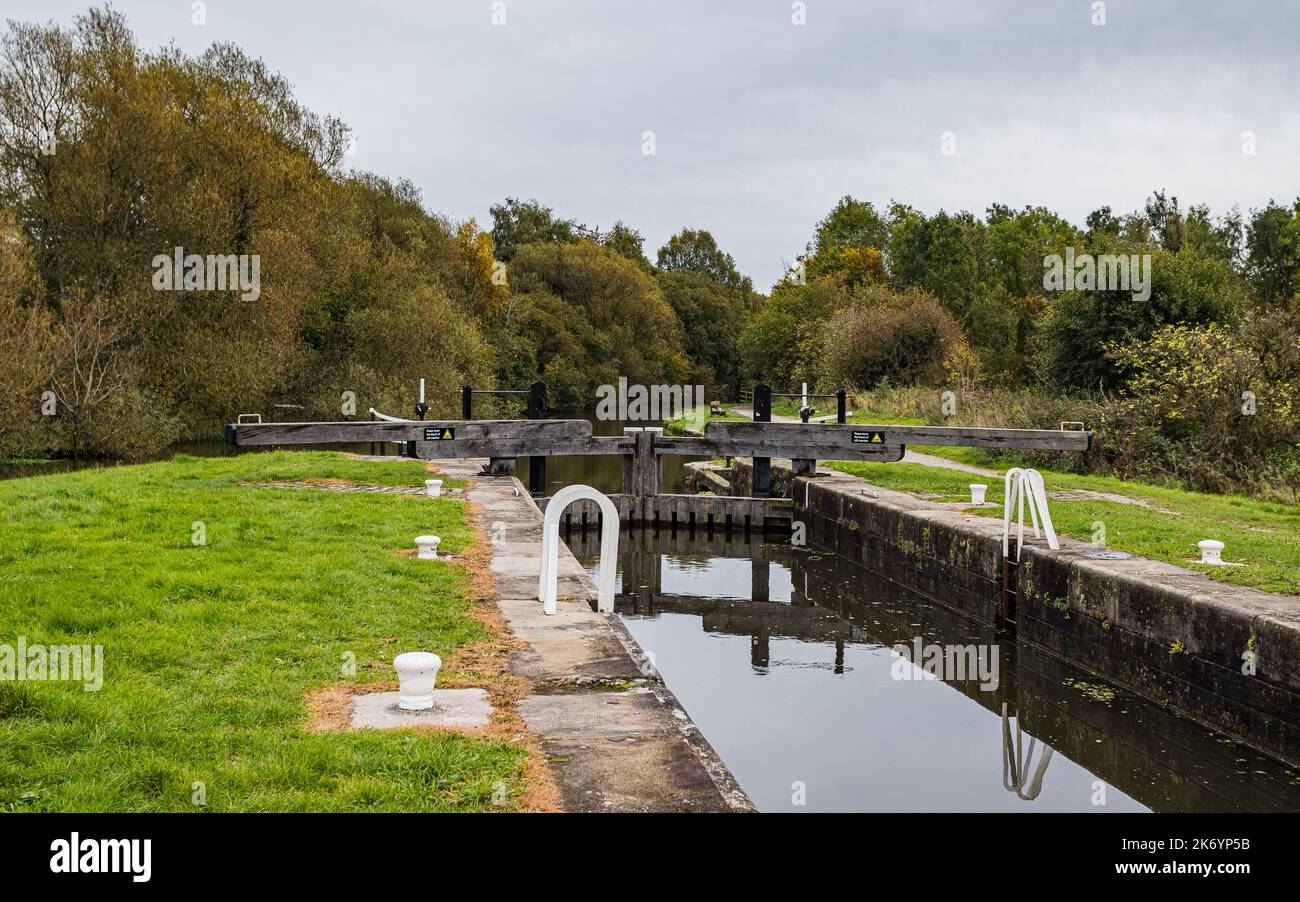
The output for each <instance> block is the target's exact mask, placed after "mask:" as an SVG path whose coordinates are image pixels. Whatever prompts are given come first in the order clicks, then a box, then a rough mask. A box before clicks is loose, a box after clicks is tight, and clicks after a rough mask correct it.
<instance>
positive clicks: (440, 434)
mask: <svg viewBox="0 0 1300 902" xmlns="http://www.w3.org/2000/svg"><path fill="white" fill-rule="evenodd" d="M455 437H456V430H455V429H452V428H451V427H450V426H426V427H425V428H424V440H425V441H426V442H445V441H450V440H451V439H454V438H455Z"/></svg>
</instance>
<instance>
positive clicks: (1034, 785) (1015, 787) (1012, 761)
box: [1002, 702, 1052, 802]
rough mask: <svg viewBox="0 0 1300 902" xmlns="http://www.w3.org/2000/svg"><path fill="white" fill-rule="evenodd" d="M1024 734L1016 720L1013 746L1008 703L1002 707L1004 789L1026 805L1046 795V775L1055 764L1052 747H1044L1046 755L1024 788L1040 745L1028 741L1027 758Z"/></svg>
mask: <svg viewBox="0 0 1300 902" xmlns="http://www.w3.org/2000/svg"><path fill="white" fill-rule="evenodd" d="M1023 742H1024V731H1022V730H1021V729H1020V718H1019V717H1017V718H1016V740H1015V743H1014V745H1013V744H1012V742H1011V717H1010V715H1008V714H1007V703H1006V702H1003V703H1002V788H1003V789H1005V790H1007V792H1014V793H1015V794H1016V795H1018V796H1020V798H1022V799H1024V800H1025V801H1026V802H1030V801H1033V800H1034V799H1036V798H1038V794H1039V793H1040V792H1042V791H1043V775H1044V774H1045V773H1047V765H1048V764H1049V763H1051V760H1052V747H1051V746H1049V745H1047V744H1046V743H1044V744H1043V754H1042V756H1041V757H1040V758H1039V759H1038V768H1037V769H1036V770H1035V771H1034V775H1033V777H1031V778H1030V780H1029V783H1028V785H1026V784H1025V774H1026V773H1028V772H1029V767H1028V765H1029V762H1031V761H1033V760H1034V745H1035V743H1037V742H1038V740H1037V739H1035V738H1034V737H1032V736H1031V737H1029V754H1028V755H1025V754H1023V753H1022V751H1023Z"/></svg>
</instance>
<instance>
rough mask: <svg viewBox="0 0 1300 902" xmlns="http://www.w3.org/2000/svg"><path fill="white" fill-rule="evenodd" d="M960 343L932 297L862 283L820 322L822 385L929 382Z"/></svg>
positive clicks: (939, 374)
mask: <svg viewBox="0 0 1300 902" xmlns="http://www.w3.org/2000/svg"><path fill="white" fill-rule="evenodd" d="M963 344H964V341H963V338H962V331H961V327H960V326H959V325H958V324H957V321H956V320H955V319H953V317H952V315H951V314H950V313H948V311H946V310H945V309H943V307H942V306H941V305H940V304H939V302H938V301H937V300H935V299H934V298H933V297H932V296H930V295H928V294H924V293H921V292H916V291H909V292H905V293H902V294H896V293H894V292H891V291H889V290H888V289H886V288H883V287H879V286H871V287H867V288H864V289H863V290H862V291H861V292H859V293H858V294H857V296H856V298H855V302H854V304H853V306H851V307H849V308H848V309H847V310H844V311H842V312H840V313H839V314H837V315H836V316H834V317H833V318H832V319H831V320H830V322H829V323H828V324H827V326H826V336H825V341H824V344H823V346H822V353H821V363H822V365H821V374H822V376H823V377H824V380H825V381H824V382H823V383H822V384H841V385H844V384H847V385H857V386H868V387H869V386H874V385H878V384H880V383H882V382H886V381H888V382H890V383H902V384H907V383H913V382H919V383H923V384H935V383H937V382H939V381H941V380H942V379H943V377H944V375H945V371H946V364H947V362H948V360H949V358H950V357H951V356H952V355H953V354H954V353H955V352H956V351H957V350H958V349H959V348H961V347H962V346H963Z"/></svg>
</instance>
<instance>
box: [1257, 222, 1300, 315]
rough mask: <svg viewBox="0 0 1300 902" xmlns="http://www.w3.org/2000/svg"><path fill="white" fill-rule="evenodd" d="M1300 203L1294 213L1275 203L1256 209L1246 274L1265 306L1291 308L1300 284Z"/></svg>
mask: <svg viewBox="0 0 1300 902" xmlns="http://www.w3.org/2000/svg"><path fill="white" fill-rule="evenodd" d="M1298 217H1300V200H1297V201H1296V204H1295V207H1294V208H1293V209H1291V210H1288V209H1286V208H1285V207H1282V206H1279V205H1278V204H1276V203H1274V202H1273V201H1269V202H1268V205H1267V206H1265V207H1264V208H1263V209H1260V210H1252V211H1251V218H1250V225H1249V226H1248V227H1247V230H1246V272H1247V275H1248V277H1249V279H1250V284H1251V287H1252V288H1253V289H1254V292H1255V297H1256V298H1257V299H1258V300H1259V302H1260V303H1261V304H1264V305H1266V306H1275V307H1290V306H1292V305H1293V304H1294V303H1295V297H1296V289H1297V287H1298V285H1300V282H1298V281H1297V279H1298V278H1300V218H1298Z"/></svg>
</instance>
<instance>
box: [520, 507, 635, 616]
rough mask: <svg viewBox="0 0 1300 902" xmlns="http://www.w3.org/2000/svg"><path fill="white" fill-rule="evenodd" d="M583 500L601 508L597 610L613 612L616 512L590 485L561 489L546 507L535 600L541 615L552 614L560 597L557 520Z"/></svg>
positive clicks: (616, 542) (616, 563)
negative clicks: (538, 600) (540, 604)
mask: <svg viewBox="0 0 1300 902" xmlns="http://www.w3.org/2000/svg"><path fill="white" fill-rule="evenodd" d="M584 499H587V500H591V501H595V502H596V504H598V505H600V513H601V520H602V522H601V527H600V584H599V586H598V589H599V591H598V593H597V596H596V610H598V611H604V612H609V611H613V610H614V576H615V571H616V570H617V569H618V508H616V507H615V506H614V502H613V501H610V500H609V498H608V497H606V496H605V495H603V494H601V493H600V492H598V491H596V490H595V489H593V488H592V487H591V486H589V485H570V486H565V487H564V488H562V489H560V490H559V491H558V492H556V493H555V495H554V496H553V497H552V498H551V500H550V501H548V502H547V503H546V516H545V517H544V518H543V519H542V567H541V572H540V573H539V574H538V576H537V597H538V598H540V599H541V601H542V613H544V614H554V613H555V610H556V601H557V598H558V595H559V587H558V584H559V558H560V516H561V515H562V514H563V513H564V509H565V508H566V507H568V506H569V505H570V504H572V503H573V502H575V501H582V500H584Z"/></svg>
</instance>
